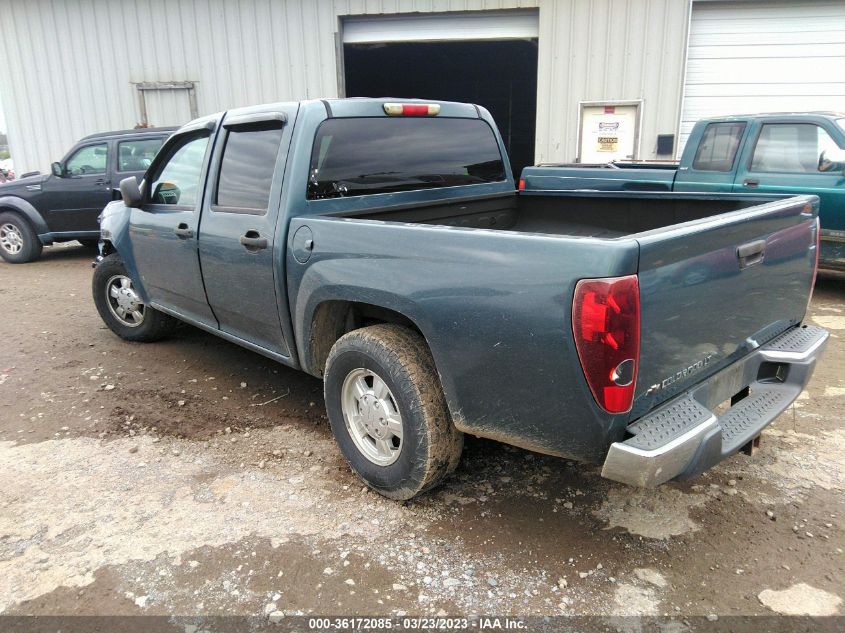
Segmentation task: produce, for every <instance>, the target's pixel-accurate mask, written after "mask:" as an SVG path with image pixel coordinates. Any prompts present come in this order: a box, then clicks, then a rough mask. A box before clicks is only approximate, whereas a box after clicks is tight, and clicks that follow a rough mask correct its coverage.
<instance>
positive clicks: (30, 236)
mask: <svg viewBox="0 0 845 633" xmlns="http://www.w3.org/2000/svg"><path fill="white" fill-rule="evenodd" d="M42 248H43V247H42V245H41V241H40V240H39V239H38V236H37V235H36V234H35V231H34V230H33V228H32V226H30V224H29V222H27V221H26V220H25V219H24V218H23V217H21V216H20V215H18V214H17V213H9V212H8V211H7V212H5V213H0V257H2V258H3V259H5V260H6V261H7V262H9V263H10V264H25V263H26V262H31V261H34V260H36V259H38V258H39V257H40V256H41V249H42Z"/></svg>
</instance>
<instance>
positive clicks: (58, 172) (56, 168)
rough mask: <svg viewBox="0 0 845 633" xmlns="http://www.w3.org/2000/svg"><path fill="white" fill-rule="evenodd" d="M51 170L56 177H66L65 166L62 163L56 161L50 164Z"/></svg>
mask: <svg viewBox="0 0 845 633" xmlns="http://www.w3.org/2000/svg"><path fill="white" fill-rule="evenodd" d="M50 171H52V172H53V175H54V176H55V177H56V178H64V175H65V168H64V167H63V166H62V164H61V163H58V162H56V163H53V164H52V165H50Z"/></svg>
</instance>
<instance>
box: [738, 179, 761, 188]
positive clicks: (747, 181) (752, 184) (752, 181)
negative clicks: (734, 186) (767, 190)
mask: <svg viewBox="0 0 845 633" xmlns="http://www.w3.org/2000/svg"><path fill="white" fill-rule="evenodd" d="M742 184H743V185H745V186H746V187H757V186H759V184H760V181H759V180H757V179H756V178H746V179H745V180H743V181H742Z"/></svg>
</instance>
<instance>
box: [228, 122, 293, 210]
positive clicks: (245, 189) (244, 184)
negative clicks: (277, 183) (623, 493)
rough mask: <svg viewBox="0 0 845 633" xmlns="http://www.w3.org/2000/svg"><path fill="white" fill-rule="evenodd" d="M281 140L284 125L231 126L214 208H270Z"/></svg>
mask: <svg viewBox="0 0 845 633" xmlns="http://www.w3.org/2000/svg"><path fill="white" fill-rule="evenodd" d="M281 142H282V127H281V125H274V124H270V125H268V124H266V123H264V124H260V125H250V126H238V127H233V128H232V129H230V130H229V132H228V134H227V135H226V146H225V148H224V149H223V159H222V160H221V161H220V175H219V177H218V180H217V196H216V198H215V204H216V207H215V209H214V210H215V211H224V212H229V213H248V214H252V215H261V214H263V213H266V212H267V205H268V204H269V203H270V187H271V186H272V184H273V171H274V170H275V168H276V156H277V155H278V153H279V144H280V143H281Z"/></svg>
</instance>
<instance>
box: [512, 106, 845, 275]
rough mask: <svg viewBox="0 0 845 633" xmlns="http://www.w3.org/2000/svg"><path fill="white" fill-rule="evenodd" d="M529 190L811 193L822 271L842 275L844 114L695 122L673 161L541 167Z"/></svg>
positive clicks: (528, 176)
mask: <svg viewBox="0 0 845 633" xmlns="http://www.w3.org/2000/svg"><path fill="white" fill-rule="evenodd" d="M522 175H523V178H524V182H525V187H526V188H528V189H532V188H536V189H539V190H545V189H577V190H580V189H591V190H601V191H714V192H727V191H733V192H746V193H747V192H754V193H764V194H788V195H798V194H811V195H816V196H818V197H819V198H820V200H821V207H820V213H819V217H820V218H821V226H822V235H821V239H822V245H821V256H820V264H821V266H822V268H829V269H838V270H845V114H835V113H816V112H810V113H795V114H758V115H749V116H730V117H719V118H715V119H705V120H703V121H699V122H698V123H696V124H695V127H694V128H693V129H692V133H691V134H690V136H689V139H688V141H687V144H686V146H685V147H684V152H683V154H682V156H681V160H680V163H679V164H671V163H664V164H655V163H608V164H606V165H578V164H569V165H565V166H561V165H541V166H539V167H530V168H527V169H526V170H525V171H523V174H522Z"/></svg>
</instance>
